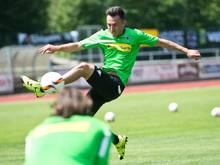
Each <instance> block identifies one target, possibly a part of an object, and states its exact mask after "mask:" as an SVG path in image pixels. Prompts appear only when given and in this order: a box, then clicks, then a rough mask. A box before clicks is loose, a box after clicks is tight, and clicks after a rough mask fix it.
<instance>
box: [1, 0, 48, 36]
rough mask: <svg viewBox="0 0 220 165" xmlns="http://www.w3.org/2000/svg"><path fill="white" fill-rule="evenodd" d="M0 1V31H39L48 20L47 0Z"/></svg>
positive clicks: (44, 26)
mask: <svg viewBox="0 0 220 165" xmlns="http://www.w3.org/2000/svg"><path fill="white" fill-rule="evenodd" d="M1 1H2V2H0V4H1V5H0V20H1V23H0V32H1V33H16V32H27V33H33V32H41V31H43V30H44V29H45V28H46V21H47V20H48V18H47V14H46V9H47V6H48V0H37V1H35V0H32V1H30V0H16V1H14V0H7V1H3V0H1Z"/></svg>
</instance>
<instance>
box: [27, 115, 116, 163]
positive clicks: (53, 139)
mask: <svg viewBox="0 0 220 165" xmlns="http://www.w3.org/2000/svg"><path fill="white" fill-rule="evenodd" d="M111 142H112V134H111V132H110V129H109V127H108V126H107V125H106V124H104V123H102V122H101V121H98V120H96V119H94V118H92V117H89V116H73V117H71V118H66V119H65V118H62V117H58V116H51V117H49V118H47V119H46V120H45V121H44V122H43V123H42V124H41V125H39V126H38V127H36V128H35V129H34V130H32V131H31V132H30V133H29V135H28V136H27V138H26V146H25V165H106V164H108V158H109V156H108V155H109V150H110V146H111Z"/></svg>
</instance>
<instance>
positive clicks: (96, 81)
mask: <svg viewBox="0 0 220 165" xmlns="http://www.w3.org/2000/svg"><path fill="white" fill-rule="evenodd" d="M87 82H88V83H89V84H90V85H91V87H92V88H91V89H90V90H89V92H88V96H90V97H91V99H92V100H93V108H92V115H94V114H95V113H96V112H97V111H98V109H99V108H100V107H101V106H102V105H103V104H104V103H106V102H109V101H111V100H114V99H116V98H117V97H119V96H120V95H121V93H122V92H123V90H124V88H125V86H124V84H123V82H122V81H121V79H120V78H119V77H118V76H116V75H112V74H109V73H106V72H104V71H103V70H102V69H101V68H98V67H97V66H95V70H94V72H93V74H92V76H91V77H90V78H89V79H88V80H87Z"/></svg>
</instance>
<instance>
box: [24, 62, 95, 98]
mask: <svg viewBox="0 0 220 165" xmlns="http://www.w3.org/2000/svg"><path fill="white" fill-rule="evenodd" d="M94 68H95V67H94V65H92V64H89V63H86V62H82V63H80V64H79V65H77V66H76V67H74V68H73V69H71V70H70V71H68V72H67V73H65V74H64V75H63V76H62V77H63V79H64V82H65V84H69V83H72V82H74V81H76V80H78V79H79V78H80V77H83V78H85V79H86V80H87V79H88V78H89V77H90V76H91V75H92V73H93V72H94ZM21 79H22V81H23V85H24V87H26V88H27V89H28V90H29V91H31V92H33V93H35V95H36V96H37V97H42V96H44V95H45V92H44V90H43V88H42V87H41V85H40V82H38V81H35V80H32V79H30V78H28V77H27V76H24V75H23V76H21Z"/></svg>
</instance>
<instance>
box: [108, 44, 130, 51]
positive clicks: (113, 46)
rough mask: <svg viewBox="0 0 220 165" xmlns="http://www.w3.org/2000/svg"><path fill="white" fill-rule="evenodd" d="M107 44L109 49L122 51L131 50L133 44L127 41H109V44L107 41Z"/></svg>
mask: <svg viewBox="0 0 220 165" xmlns="http://www.w3.org/2000/svg"><path fill="white" fill-rule="evenodd" d="M105 46H106V47H107V48H109V49H117V50H119V51H122V52H130V51H131V45H129V44H125V43H109V44H107V43H106V44H105Z"/></svg>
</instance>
